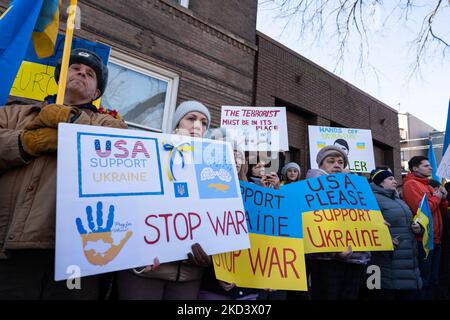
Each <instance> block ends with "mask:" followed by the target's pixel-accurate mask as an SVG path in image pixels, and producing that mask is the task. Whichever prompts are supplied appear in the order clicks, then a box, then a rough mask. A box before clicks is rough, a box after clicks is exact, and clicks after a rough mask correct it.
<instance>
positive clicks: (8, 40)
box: [0, 0, 60, 105]
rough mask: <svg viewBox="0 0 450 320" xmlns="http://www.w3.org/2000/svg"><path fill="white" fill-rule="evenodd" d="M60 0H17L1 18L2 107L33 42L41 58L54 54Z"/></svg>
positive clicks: (0, 98) (0, 83) (0, 79)
mask: <svg viewBox="0 0 450 320" xmlns="http://www.w3.org/2000/svg"><path fill="white" fill-rule="evenodd" d="M59 5H60V0H14V1H12V2H11V3H10V5H9V7H8V9H6V11H5V12H4V13H3V15H2V16H1V17H0V70H1V72H0V105H3V104H5V102H6V100H7V98H8V95H9V92H10V90H11V87H12V84H13V82H14V79H15V77H16V74H17V72H18V70H19V68H20V65H21V63H22V60H23V59H24V57H25V53H26V52H27V48H28V44H29V42H30V40H31V39H33V43H34V48H35V51H36V54H37V55H38V56H39V57H40V58H45V57H49V56H51V55H52V54H53V50H54V46H55V42H56V37H57V35H58V22H59Z"/></svg>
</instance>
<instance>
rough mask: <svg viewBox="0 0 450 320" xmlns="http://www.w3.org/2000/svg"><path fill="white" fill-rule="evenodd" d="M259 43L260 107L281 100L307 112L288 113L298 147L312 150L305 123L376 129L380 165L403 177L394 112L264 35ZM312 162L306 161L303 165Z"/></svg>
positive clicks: (257, 98) (257, 97) (257, 96)
mask: <svg viewBox="0 0 450 320" xmlns="http://www.w3.org/2000/svg"><path fill="white" fill-rule="evenodd" d="M257 44H258V55H257V68H256V89H255V97H254V101H255V104H256V105H270V103H271V102H273V101H274V100H281V101H284V102H286V104H288V105H289V108H290V109H291V110H293V109H297V110H299V111H300V112H302V113H303V116H302V117H301V118H299V117H298V116H293V115H292V114H291V113H288V128H289V130H290V131H291V130H292V132H289V141H290V143H291V145H292V147H295V148H299V149H301V150H307V149H308V139H307V125H305V123H309V124H313V125H322V126H330V125H331V126H342V127H350V128H361V129H371V130H372V136H373V139H374V144H375V145H376V146H375V151H374V152H375V159H376V164H377V165H378V164H380V165H381V164H389V165H392V166H393V167H394V168H395V169H396V175H397V173H398V178H399V177H400V146H399V141H400V137H399V130H398V117H397V112H396V111H395V110H394V109H391V108H390V107H388V106H386V105H385V104H383V103H382V102H380V101H378V100H376V99H375V98H373V97H371V96H369V95H368V94H366V93H364V92H362V91H361V90H359V89H358V88H356V87H354V86H353V85H351V84H349V83H348V82H346V81H344V80H342V79H340V78H339V77H337V76H335V75H333V74H332V73H330V72H328V71H326V70H325V69H323V68H321V67H320V66H318V65H316V64H314V63H313V62H311V61H309V60H307V59H306V58H304V57H302V56H301V55H299V54H297V53H295V52H294V51H292V50H290V49H288V48H286V47H284V46H283V45H281V44H279V43H278V42H276V41H275V40H273V39H271V38H269V37H268V36H266V35H264V34H261V33H258V37H257ZM290 122H293V123H290ZM304 153H305V152H304ZM306 153H307V152H306ZM308 157H309V155H308ZM306 162H307V161H306V160H304V159H303V158H302V165H305V164H306Z"/></svg>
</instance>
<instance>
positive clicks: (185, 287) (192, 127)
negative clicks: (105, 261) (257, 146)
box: [117, 101, 211, 300]
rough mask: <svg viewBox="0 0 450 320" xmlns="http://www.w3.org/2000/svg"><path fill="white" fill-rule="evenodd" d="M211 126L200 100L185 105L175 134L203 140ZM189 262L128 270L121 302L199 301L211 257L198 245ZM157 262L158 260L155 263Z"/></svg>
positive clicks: (121, 277) (121, 279)
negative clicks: (137, 300)
mask: <svg viewBox="0 0 450 320" xmlns="http://www.w3.org/2000/svg"><path fill="white" fill-rule="evenodd" d="M210 123H211V116H210V113H209V110H208V108H207V107H205V106H204V105H203V104H202V103H200V102H198V101H185V102H183V103H181V104H180V105H179V106H178V108H177V110H176V111H175V114H174V119H173V125H172V129H173V133H175V134H179V135H185V136H190V137H197V138H202V137H203V136H204V134H205V133H206V131H207V129H208V128H209V125H210ZM187 258H188V259H187V260H181V261H175V262H170V263H163V264H161V265H158V266H157V268H154V267H152V266H148V267H147V268H144V269H143V270H136V269H132V270H124V271H120V272H118V274H117V290H118V297H119V299H124V300H129V299H133V300H136V299H139V300H141V299H145V300H195V299H197V296H198V294H199V291H200V284H201V281H202V277H203V273H204V271H205V269H206V268H207V267H209V266H210V265H211V257H210V256H209V255H207V254H206V253H205V251H204V250H203V248H202V247H201V245H199V244H197V243H196V244H194V245H193V246H192V252H189V253H187ZM155 262H156V261H155Z"/></svg>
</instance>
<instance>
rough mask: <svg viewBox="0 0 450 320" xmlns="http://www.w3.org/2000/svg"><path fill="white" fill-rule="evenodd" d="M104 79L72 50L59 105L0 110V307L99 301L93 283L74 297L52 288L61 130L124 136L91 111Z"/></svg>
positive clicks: (88, 280) (94, 60) (99, 67)
mask: <svg viewBox="0 0 450 320" xmlns="http://www.w3.org/2000/svg"><path fill="white" fill-rule="evenodd" d="M55 78H56V79H57V80H59V67H57V68H56V70H55ZM107 79H108V70H107V68H106V66H105V65H104V64H103V63H102V61H101V59H100V58H99V57H98V56H97V55H96V54H95V53H93V52H90V51H88V50H84V49H75V50H74V51H72V54H71V57H70V66H69V68H68V73H67V83H66V92H65V99H64V104H63V105H58V104H55V103H54V100H55V97H49V98H48V99H47V101H45V102H43V103H39V104H36V105H7V106H4V107H1V108H0V185H1V186H2V192H1V193H0V203H1V204H2V205H1V206H0V300H2V299H97V298H98V295H99V278H98V277H97V276H92V277H83V278H82V279H81V288H80V289H73V290H70V289H69V288H68V287H67V284H66V282H65V281H59V282H55V281H54V274H53V272H54V260H55V249H54V248H55V220H56V163H57V158H56V151H57V139H58V124H59V123H76V124H84V125H96V126H105V127H113V128H126V124H125V123H124V122H123V121H120V120H117V119H115V118H114V117H112V116H111V115H107V114H100V113H99V112H98V110H97V108H96V107H95V106H94V105H92V102H93V101H94V100H96V99H97V98H98V97H99V96H101V95H102V94H103V92H104V90H105V87H106V83H107ZM59 156H64V157H71V156H73V155H59ZM66 254H70V252H67V253H66Z"/></svg>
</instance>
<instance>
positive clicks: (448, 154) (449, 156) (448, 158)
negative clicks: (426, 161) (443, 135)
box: [436, 148, 450, 179]
mask: <svg viewBox="0 0 450 320" xmlns="http://www.w3.org/2000/svg"><path fill="white" fill-rule="evenodd" d="M449 150H450V148H447V150H446V151H445V154H444V156H443V157H442V160H441V163H440V164H439V167H438V170H437V173H436V175H437V176H438V177H440V178H441V179H450V151H449Z"/></svg>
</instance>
